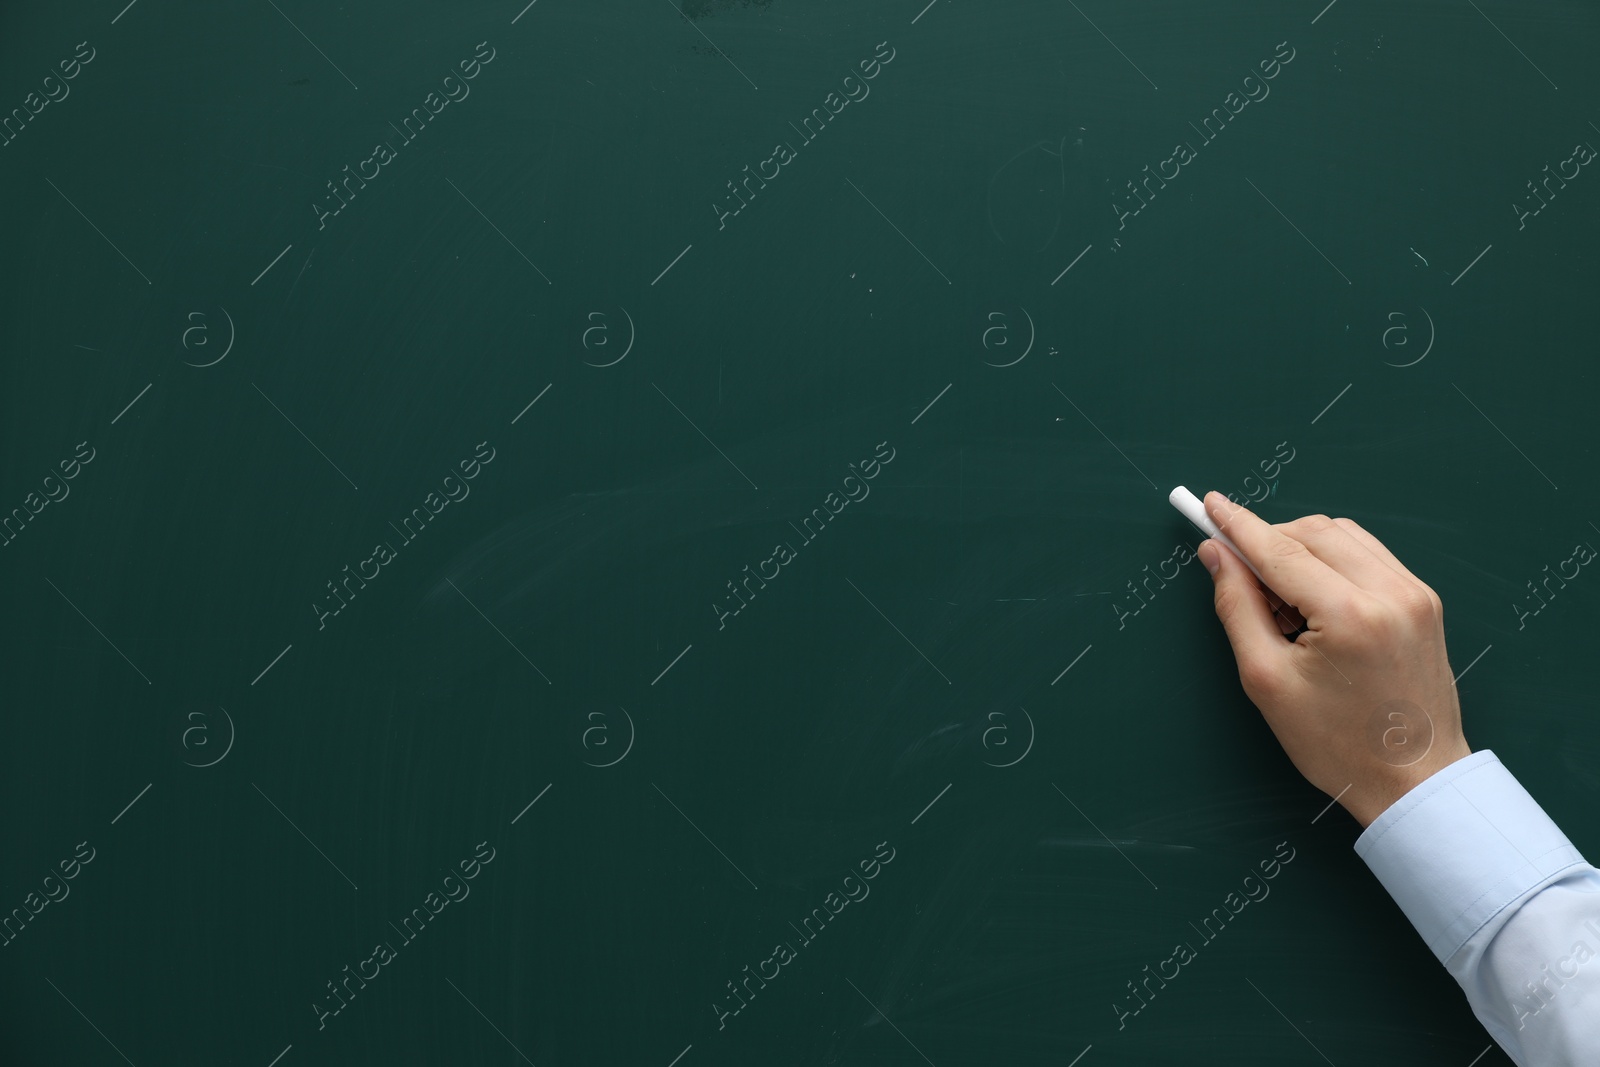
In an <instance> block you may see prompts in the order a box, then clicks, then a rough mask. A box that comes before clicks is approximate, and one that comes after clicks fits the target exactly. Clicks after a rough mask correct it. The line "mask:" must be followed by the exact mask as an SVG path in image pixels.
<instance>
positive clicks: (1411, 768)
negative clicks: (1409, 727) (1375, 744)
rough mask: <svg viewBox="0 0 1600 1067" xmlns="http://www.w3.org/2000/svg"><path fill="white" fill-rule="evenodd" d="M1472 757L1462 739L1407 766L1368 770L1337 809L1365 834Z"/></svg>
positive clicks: (1343, 797) (1340, 799) (1435, 750)
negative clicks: (1408, 796) (1444, 772)
mask: <svg viewBox="0 0 1600 1067" xmlns="http://www.w3.org/2000/svg"><path fill="white" fill-rule="evenodd" d="M1470 755H1472V749H1471V748H1469V747H1468V746H1467V742H1466V739H1465V738H1457V739H1456V740H1455V741H1454V743H1452V744H1449V745H1446V746H1443V747H1435V749H1434V750H1433V751H1432V752H1429V753H1428V756H1427V757H1426V758H1424V759H1421V760H1418V761H1417V762H1416V763H1414V764H1410V765H1408V766H1402V767H1396V766H1388V765H1384V766H1380V767H1377V768H1372V769H1369V771H1368V773H1367V774H1365V775H1364V776H1363V778H1362V779H1361V780H1360V781H1357V782H1355V783H1352V784H1351V786H1350V788H1349V789H1348V790H1346V792H1345V793H1344V795H1343V796H1342V797H1340V798H1339V805H1340V806H1341V807H1343V808H1344V809H1345V811H1347V812H1349V813H1350V817H1351V818H1353V819H1355V821H1356V822H1357V823H1359V824H1360V825H1361V828H1362V829H1363V830H1364V829H1366V828H1367V827H1368V826H1371V825H1372V824H1373V823H1374V822H1375V821H1377V819H1378V817H1379V816H1380V815H1382V814H1383V813H1384V812H1385V811H1387V810H1389V808H1390V807H1391V806H1392V805H1393V804H1394V803H1395V802H1396V801H1398V800H1400V798H1401V797H1404V796H1405V795H1406V794H1407V793H1409V792H1411V791H1412V790H1413V789H1415V788H1416V787H1417V786H1419V785H1421V784H1422V783H1423V782H1426V781H1427V780H1428V779H1429V778H1432V777H1433V776H1434V775H1435V774H1437V773H1439V772H1440V771H1442V770H1444V769H1445V768H1446V767H1448V766H1450V765H1451V764H1452V763H1455V762H1457V761H1458V760H1463V759H1466V758H1467V757H1468V756H1470Z"/></svg>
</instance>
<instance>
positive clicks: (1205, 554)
mask: <svg viewBox="0 0 1600 1067" xmlns="http://www.w3.org/2000/svg"><path fill="white" fill-rule="evenodd" d="M1195 555H1197V556H1199V557H1200V562H1201V563H1203V564H1205V568H1206V571H1207V572H1209V573H1210V575H1211V576H1212V577H1213V578H1215V577H1216V576H1217V568H1218V567H1220V566H1222V554H1221V553H1220V552H1219V551H1218V550H1217V542H1216V541H1214V540H1211V539H1209V538H1208V539H1206V540H1204V541H1202V542H1200V547H1199V548H1197V549H1195Z"/></svg>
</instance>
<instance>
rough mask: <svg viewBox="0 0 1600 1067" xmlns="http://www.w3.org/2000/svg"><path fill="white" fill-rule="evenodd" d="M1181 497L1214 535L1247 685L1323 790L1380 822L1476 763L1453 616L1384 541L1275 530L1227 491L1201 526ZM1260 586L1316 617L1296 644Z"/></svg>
mask: <svg viewBox="0 0 1600 1067" xmlns="http://www.w3.org/2000/svg"><path fill="white" fill-rule="evenodd" d="M1184 498H1187V499H1184ZM1170 499H1171V501H1172V503H1173V505H1174V506H1175V507H1177V508H1178V509H1179V510H1180V511H1183V512H1184V514H1185V515H1188V516H1189V517H1190V519H1191V520H1192V521H1194V522H1195V524H1196V525H1197V526H1200V527H1201V528H1202V529H1204V530H1205V531H1206V532H1207V533H1208V534H1210V535H1211V538H1210V539H1209V540H1207V541H1205V542H1203V543H1202V544H1201V545H1200V547H1199V549H1198V550H1197V555H1199V557H1200V561H1201V562H1202V563H1204V564H1205V566H1206V569H1207V570H1209V571H1211V573H1212V580H1213V596H1214V603H1215V607H1216V612H1217V617H1218V618H1219V619H1221V620H1222V626H1223V629H1224V630H1226V631H1227V634H1228V641H1229V643H1230V644H1231V645H1232V646H1233V653H1234V658H1235V660H1236V661H1237V662H1238V667H1239V682H1240V684H1241V685H1242V686H1243V688H1244V691H1245V694H1246V695H1247V696H1248V697H1249V698H1250V699H1251V701H1253V702H1254V703H1255V705H1256V707H1258V708H1260V709H1261V715H1262V717H1263V718H1264V719H1266V720H1267V725H1268V726H1270V727H1271V728H1272V732H1273V733H1274V734H1275V735H1276V736H1277V738H1278V741H1279V743H1280V744H1282V745H1283V749H1284V751H1285V752H1286V753H1287V754H1288V756H1289V759H1290V760H1292V761H1293V762H1294V765H1295V767H1296V768H1298V769H1299V771H1300V773H1301V774H1303V775H1305V777H1306V779H1307V780H1308V781H1309V782H1311V784H1312V785H1314V786H1316V787H1317V788H1318V789H1321V790H1322V791H1323V792H1324V793H1327V794H1328V795H1329V796H1331V797H1334V798H1335V799H1336V800H1338V802H1339V803H1340V804H1342V805H1343V806H1344V807H1345V809H1346V810H1348V811H1349V812H1350V814H1351V815H1353V816H1354V817H1355V819H1356V821H1357V822H1359V823H1361V825H1362V826H1367V825H1370V824H1371V823H1372V821H1373V820H1374V819H1376V818H1377V817H1378V816H1379V815H1381V814H1382V813H1383V811H1384V809H1386V808H1387V807H1389V805H1391V804H1393V803H1394V802H1395V801H1396V800H1399V799H1400V798H1401V797H1402V796H1404V795H1405V794H1406V793H1407V792H1409V791H1410V790H1411V789H1412V788H1413V787H1414V786H1416V785H1418V784H1419V783H1421V782H1422V781H1424V780H1425V779H1427V778H1428V777H1429V776H1431V775H1432V774H1433V773H1434V772H1435V771H1438V770H1440V769H1441V768H1444V767H1447V766H1449V765H1450V764H1451V763H1454V762H1455V761H1456V760H1458V759H1461V758H1463V757H1465V756H1468V755H1470V754H1471V752H1472V750H1471V749H1470V748H1469V747H1468V746H1467V741H1466V738H1465V736H1463V734H1462V731H1461V705H1460V703H1459V700H1458V698H1457V696H1456V689H1455V681H1454V677H1453V675H1452V673H1451V670H1450V661H1449V656H1448V655H1447V654H1446V652H1445V642H1444V622H1443V613H1444V606H1443V604H1442V603H1441V602H1440V600H1439V596H1438V594H1436V593H1435V592H1434V591H1433V590H1432V589H1430V588H1429V587H1428V586H1427V585H1426V584H1424V583H1423V582H1422V581H1421V580H1420V579H1419V578H1417V576H1416V575H1414V574H1412V573H1411V572H1410V571H1409V570H1407V569H1406V568H1405V567H1404V566H1403V565H1402V564H1401V563H1400V561H1399V560H1398V559H1396V558H1395V556H1394V554H1393V553H1392V552H1390V551H1389V550H1388V549H1387V548H1385V547H1384V545H1383V543H1382V542H1380V541H1379V540H1378V539H1377V538H1376V537H1374V536H1372V534H1370V533H1368V532H1367V531H1366V530H1364V529H1362V528H1361V527H1360V526H1358V525H1357V524H1356V523H1354V522H1352V521H1351V520H1350V519H1330V518H1328V517H1327V516H1326V515H1308V516H1306V517H1304V518H1300V519H1295V520H1294V521H1293V522H1287V523H1282V524H1279V525H1273V524H1271V523H1268V522H1265V521H1264V520H1262V519H1261V518H1260V517H1259V516H1257V515H1255V514H1254V513H1253V512H1251V511H1250V510H1249V509H1248V508H1245V507H1242V506H1238V505H1235V504H1233V503H1232V502H1231V501H1229V500H1228V498H1227V497H1225V496H1223V495H1222V494H1221V493H1215V492H1213V493H1208V494H1207V495H1206V499H1205V502H1204V504H1203V505H1202V507H1201V512H1200V514H1199V516H1198V517H1197V516H1195V515H1191V514H1190V512H1189V510H1188V508H1189V507H1190V506H1191V504H1190V502H1196V501H1194V495H1193V494H1192V493H1189V492H1188V490H1186V489H1183V488H1182V487H1181V486H1180V487H1179V488H1178V489H1175V490H1173V493H1172V496H1171V497H1170ZM1196 503H1197V502H1196ZM1202 520H1204V521H1202ZM1219 520H1220V523H1219ZM1222 524H1225V525H1227V527H1228V529H1229V531H1230V533H1231V536H1224V535H1223V534H1222V531H1221V525H1222ZM1222 545H1227V546H1228V548H1229V549H1230V551H1227V552H1224V551H1223V550H1222V548H1221V546H1222ZM1257 580H1259V581H1261V582H1262V583H1263V584H1266V585H1268V586H1270V587H1271V588H1272V589H1273V590H1274V591H1275V592H1276V593H1278V594H1280V595H1281V596H1282V597H1283V598H1284V599H1285V600H1287V601H1288V602H1289V603H1291V604H1293V605H1295V607H1297V608H1298V609H1299V611H1300V613H1301V614H1302V615H1304V616H1305V620H1306V630H1305V633H1304V634H1303V635H1302V636H1301V637H1300V639H1299V640H1297V641H1293V642H1291V641H1288V640H1285V635H1284V633H1283V632H1282V627H1281V626H1280V624H1279V622H1278V617H1277V614H1276V612H1275V611H1274V609H1273V607H1272V605H1271V603H1270V602H1269V601H1268V599H1267V597H1266V596H1265V595H1264V594H1263V593H1262V592H1261V590H1260V589H1259V588H1258V587H1257V585H1256V582H1257Z"/></svg>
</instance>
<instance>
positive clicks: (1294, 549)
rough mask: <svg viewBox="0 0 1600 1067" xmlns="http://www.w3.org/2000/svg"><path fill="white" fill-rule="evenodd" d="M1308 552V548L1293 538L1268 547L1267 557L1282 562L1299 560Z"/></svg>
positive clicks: (1282, 539) (1273, 543) (1283, 539)
mask: <svg viewBox="0 0 1600 1067" xmlns="http://www.w3.org/2000/svg"><path fill="white" fill-rule="evenodd" d="M1307 551H1309V550H1308V549H1307V548H1306V546H1305V545H1303V544H1301V543H1300V542H1299V541H1296V540H1295V539H1294V538H1293V537H1285V538H1281V539H1280V540H1276V541H1273V542H1272V543H1271V544H1270V545H1268V546H1267V555H1268V556H1271V557H1272V558H1274V559H1280V560H1291V559H1298V558H1299V557H1301V556H1303V555H1305V554H1306V553H1307Z"/></svg>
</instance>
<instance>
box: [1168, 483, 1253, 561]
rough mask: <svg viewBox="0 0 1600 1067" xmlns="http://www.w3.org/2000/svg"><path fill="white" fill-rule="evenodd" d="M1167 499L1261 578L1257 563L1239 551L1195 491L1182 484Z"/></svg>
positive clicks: (1185, 516)
mask: <svg viewBox="0 0 1600 1067" xmlns="http://www.w3.org/2000/svg"><path fill="white" fill-rule="evenodd" d="M1167 501H1168V502H1169V503H1171V504H1172V506H1173V507H1175V508H1177V509H1178V510H1179V511H1181V512H1183V517H1184V518H1186V519H1188V520H1189V521H1190V522H1192V523H1194V524H1195V525H1196V526H1198V527H1200V529H1201V530H1202V531H1204V533H1205V535H1206V536H1207V537H1215V538H1216V539H1217V540H1218V541H1221V542H1222V543H1223V544H1225V545H1227V546H1228V548H1230V549H1231V550H1232V551H1233V554H1234V555H1235V556H1238V557H1239V559H1240V560H1242V561H1243V563H1244V565H1245V566H1246V567H1249V568H1250V570H1251V572H1252V573H1253V574H1254V575H1255V576H1256V577H1257V578H1261V572H1260V571H1258V570H1256V565H1255V564H1254V563H1251V562H1250V561H1249V560H1248V559H1245V557H1244V553H1242V552H1240V551H1239V546H1238V545H1236V544H1234V543H1233V542H1232V541H1230V540H1229V539H1228V535H1227V534H1225V533H1223V532H1222V530H1221V529H1219V528H1218V527H1217V524H1216V523H1215V522H1213V521H1212V520H1211V516H1210V515H1207V514H1206V506H1205V505H1204V504H1202V503H1200V500H1199V498H1197V497H1196V496H1195V495H1194V494H1193V493H1191V492H1189V490H1187V489H1185V488H1184V487H1183V486H1181V485H1180V486H1178V488H1176V489H1174V490H1173V491H1172V492H1170V493H1168V494H1167ZM1261 581H1262V583H1263V584H1265V583H1266V579H1265V578H1261Z"/></svg>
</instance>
